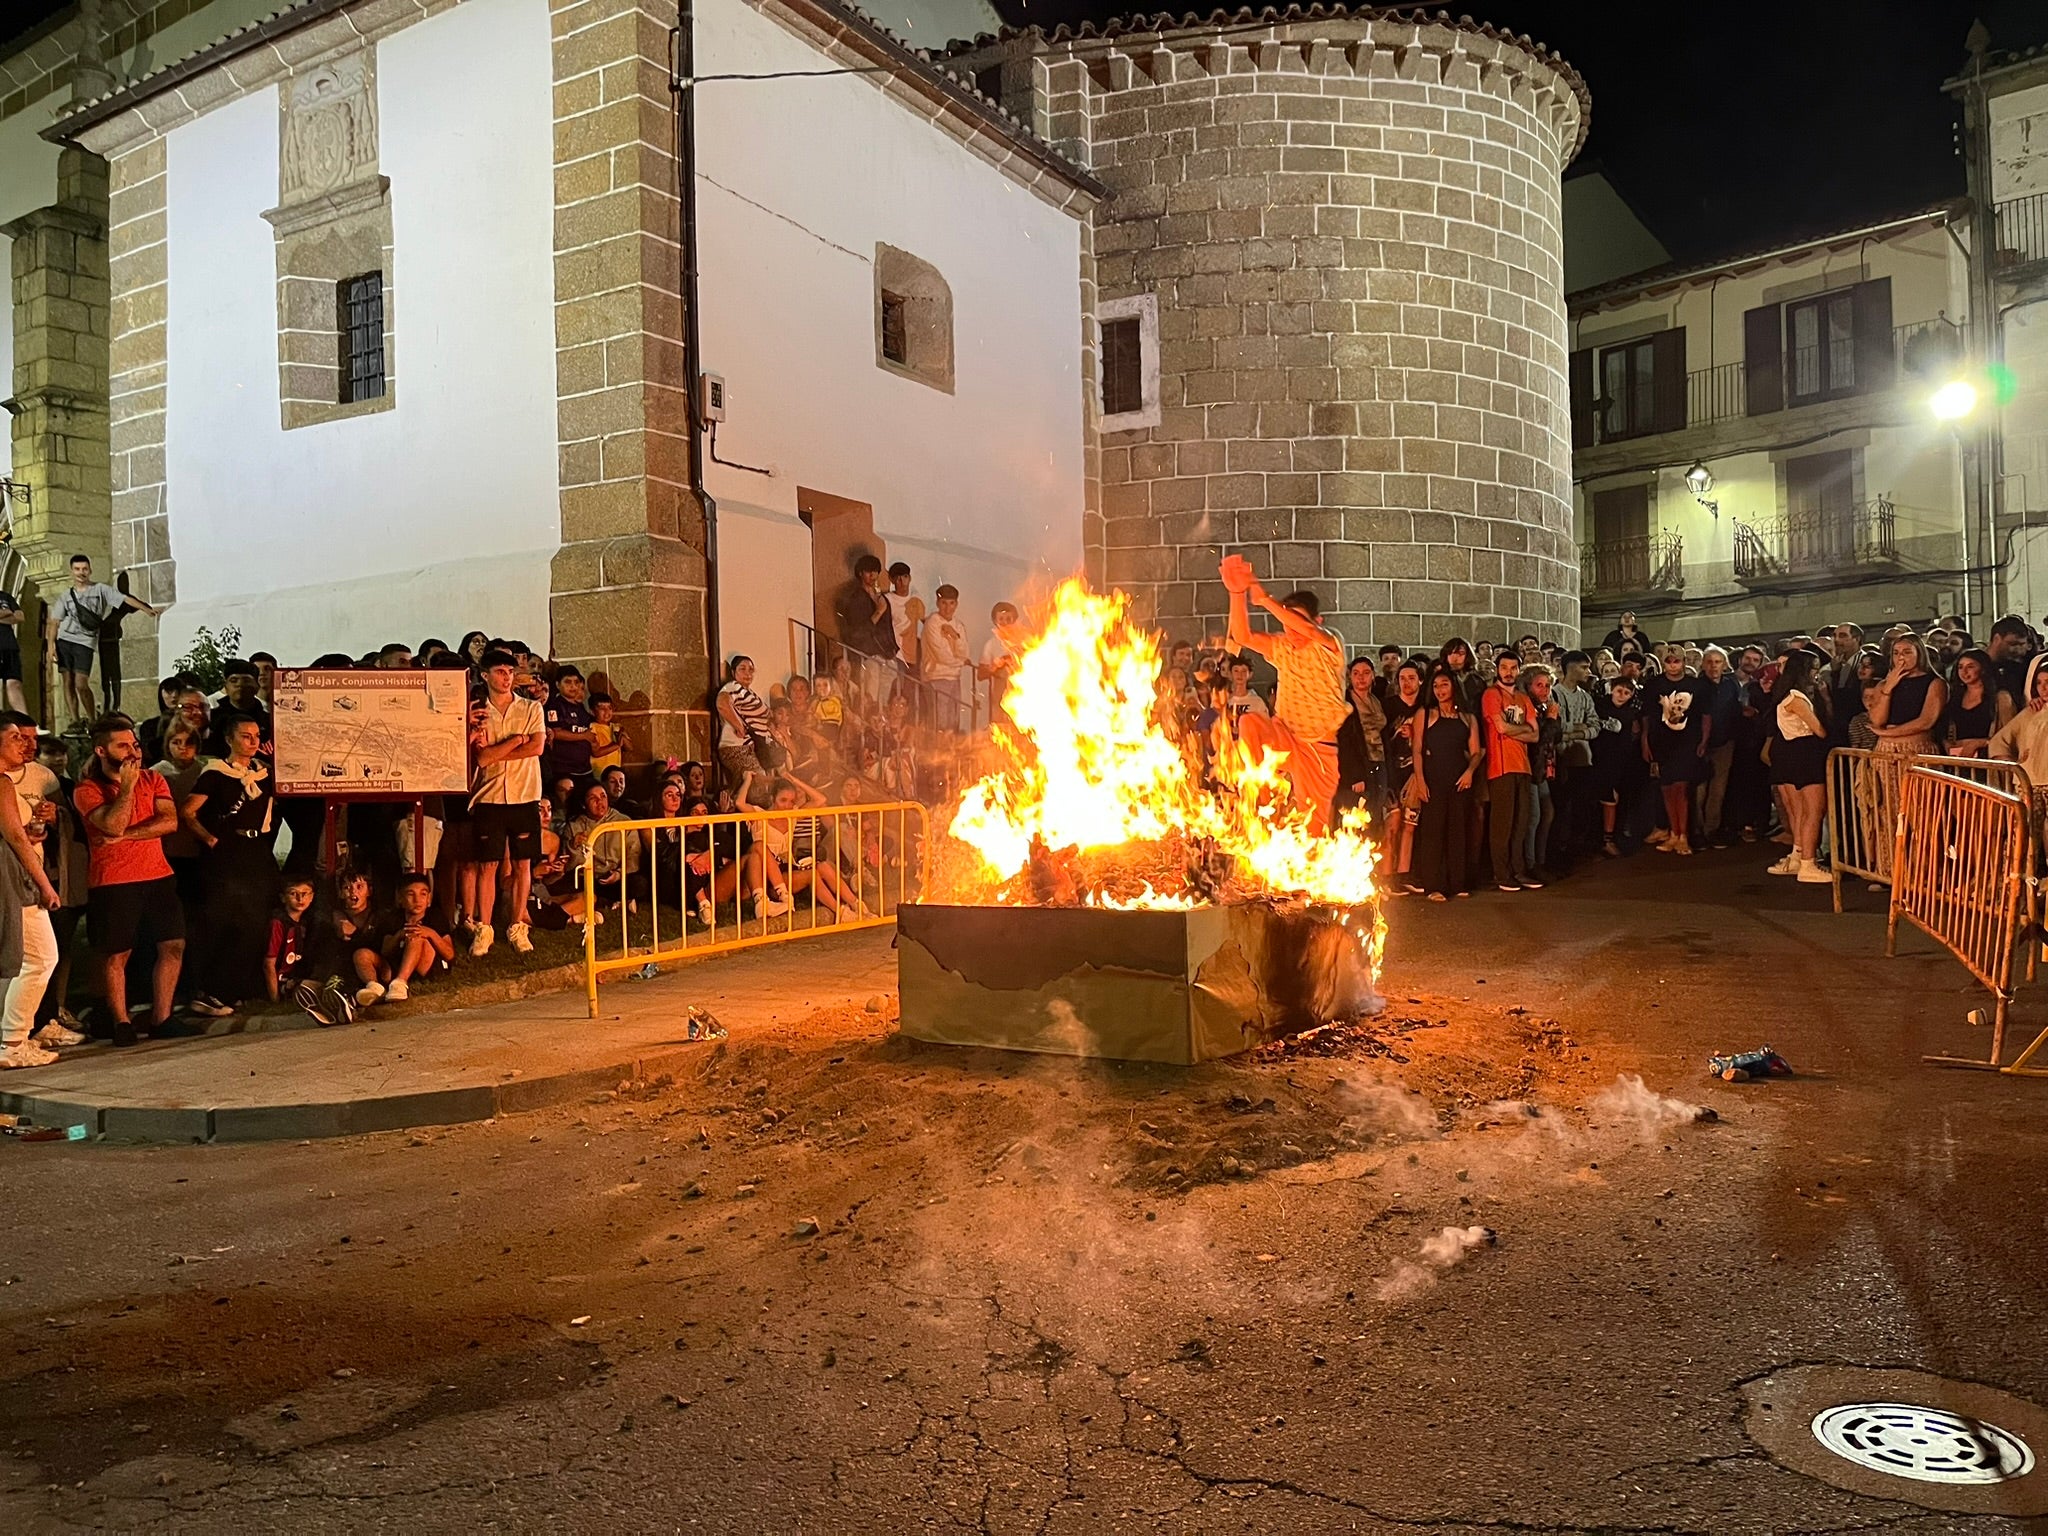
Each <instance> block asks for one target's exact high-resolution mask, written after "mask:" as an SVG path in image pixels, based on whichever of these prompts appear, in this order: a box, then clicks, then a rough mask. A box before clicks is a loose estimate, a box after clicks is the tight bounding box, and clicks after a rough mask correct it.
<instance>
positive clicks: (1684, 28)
mask: <svg viewBox="0 0 2048 1536" xmlns="http://www.w3.org/2000/svg"><path fill="white" fill-rule="evenodd" d="M995 4H996V8H997V9H998V10H999V11H1001V12H1002V13H1003V14H1004V16H1005V17H1006V18H1007V19H1008V20H1010V21H1011V22H1012V23H1015V24H1020V25H1021V24H1028V23H1037V24H1039V25H1044V26H1050V25H1052V24H1055V23H1058V22H1062V21H1065V22H1078V21H1081V20H1083V19H1086V18H1089V17H1094V18H1098V19H1100V18H1105V17H1110V16H1117V15H1122V14H1127V13H1128V11H1129V9H1130V7H1129V6H1128V5H1126V4H1120V3H1106V0H995ZM1450 9H1451V12H1452V14H1454V15H1456V14H1459V13H1461V12H1466V13H1470V14H1472V15H1474V16H1476V17H1478V18H1479V19H1481V20H1484V21H1489V22H1492V23H1493V24H1494V25H1495V26H1498V27H1501V28H1504V29H1507V30H1511V31H1515V32H1522V33H1526V34H1528V35H1529V36H1531V37H1533V38H1535V39H1536V40H1537V41H1538V42H1540V43H1545V44H1548V45H1549V46H1550V47H1551V48H1553V49H1555V50H1556V51H1557V52H1559V53H1561V54H1562V55H1564V57H1565V58H1566V59H1567V60H1568V61H1570V63H1571V64H1572V65H1573V66H1574V67H1575V68H1576V69H1577V70H1578V71H1579V73H1580V74H1581V75H1583V76H1585V79H1586V84H1587V86H1588V87H1589V88H1590V89H1591V91H1592V93H1593V131H1592V135H1591V137H1590V138H1589V139H1588V140H1587V143H1586V147H1585V148H1584V149H1583V150H1582V151H1580V158H1579V161H1578V162H1577V163H1578V164H1579V165H1581V166H1584V165H1586V164H1589V163H1590V164H1596V165H1598V166H1599V167H1600V168H1601V169H1602V170H1604V171H1605V172H1606V173H1607V175H1608V176H1609V178H1610V179H1611V180H1612V181H1613V182H1614V184H1615V186H1616V188H1617V189H1618V190H1619V191H1620V192H1621V194H1622V196H1623V197H1624V198H1626V199H1627V201H1628V202H1629V204H1630V206H1632V207H1633V208H1634V209H1635V210H1636V213H1637V215H1638V216H1639V217H1641V219H1642V220H1643V222H1644V223H1646V224H1647V225H1649V226H1650V229H1651V232H1652V233H1654V234H1655V235H1656V236H1657V238H1658V239H1660V240H1661V241H1663V242H1664V246H1665V248H1666V249H1667V250H1669V251H1670V252H1671V254H1672V256H1673V257H1674V258H1675V259H1677V260H1679V261H1690V260H1697V259H1701V258H1706V257H1712V256H1718V255H1721V254H1724V253H1729V252H1734V251H1741V250H1744V249H1749V248H1753V247H1755V246H1757V245H1760V244H1764V243H1767V242H1770V241H1774V240H1777V239H1779V238H1781V237H1785V236H1798V235H1803V234H1808V233H1821V232H1824V231H1826V230H1829V229H1837V228H1842V227H1844V226H1847V225H1852V224H1856V223H1859V222H1861V221H1863V220H1864V219H1866V218H1869V217H1872V216H1876V215H1882V214H1885V213H1889V212H1892V211H1894V210H1897V209H1903V208H1910V207H1915V206H1918V205H1921V204H1925V203H1930V202H1934V201H1937V200H1938V199H1941V198H1944V197H1959V196H1961V195H1962V191H1963V165H1962V161H1961V160H1960V159H1958V158H1957V156H1956V154H1955V127H1956V125H1957V124H1958V123H1959V122H1960V121H1961V117H1960V112H1959V109H1958V107H1957V105H1956V104H1955V102H1954V101H1953V100H1952V99H1951V98H1950V97H1948V96H1946V95H1944V94H1943V93H1942V90H1941V83H1942V81H1943V80H1945V79H1947V78H1948V77H1949V76H1951V75H1953V74H1955V73H1957V72H1959V71H1960V69H1961V67H1962V65H1963V62H1964V60H1965V58H1966V57H1967V55H1966V54H1965V52H1964V49H1963V38H1964V36H1965V35H1966V34H1967V33H1968V31H1969V30H1970V23H1971V21H1972V20H1973V19H1975V18H1977V17H1980V16H1981V17H1982V18H1983V20H1984V24H1985V25H1986V26H1987V27H1989V28H1990V29H1991V45H1992V47H1993V49H1999V48H2019V47H2025V46H2028V45H2030V44H2035V43H2040V42H2044V41H2048V5H2043V4H2042V3H2041V0H1857V3H1855V4H1843V3H1839V0H1838V3H1835V4H1815V3H1810V0H1809V3H1806V4H1797V3H1794V4H1759V3H1751V4H1747V5H1742V4H1701V3H1697V0H1695V3H1692V4H1666V5H1658V6H1635V5H1627V6H1625V5H1621V4H1616V3H1612V0H1609V3H1587V0H1582V3H1579V4H1569V3H1565V0H1484V3H1478V0H1464V3H1462V4H1459V5H1456V6H1453V7H1451V8H1450Z"/></svg>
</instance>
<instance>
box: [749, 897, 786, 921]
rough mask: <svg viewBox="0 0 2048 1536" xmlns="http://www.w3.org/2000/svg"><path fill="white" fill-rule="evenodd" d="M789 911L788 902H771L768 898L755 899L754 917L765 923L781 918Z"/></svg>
mask: <svg viewBox="0 0 2048 1536" xmlns="http://www.w3.org/2000/svg"><path fill="white" fill-rule="evenodd" d="M788 910H789V903H788V902H786V901H770V900H769V899H768V898H767V897H766V896H756V897H755V898H754V916H756V917H758V918H760V919H761V920H762V921H764V922H765V921H766V920H767V919H769V918H771V917H780V916H782V914H783V913H785V912H787V911H788Z"/></svg>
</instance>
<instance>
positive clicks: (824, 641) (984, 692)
mask: <svg viewBox="0 0 2048 1536" xmlns="http://www.w3.org/2000/svg"><path fill="white" fill-rule="evenodd" d="M789 624H790V631H791V634H790V640H791V644H790V650H791V656H790V671H791V673H792V675H794V674H795V673H796V672H797V671H798V670H799V669H801V671H802V673H803V675H804V676H805V677H814V676H816V675H817V674H818V673H819V672H820V671H829V670H830V669H831V666H832V664H833V663H834V662H836V661H837V659H838V658H839V657H840V656H845V657H847V658H848V659H849V661H850V662H851V663H852V665H851V666H850V668H849V671H850V672H851V675H852V680H853V682H854V684H855V686H856V687H858V688H859V689H860V690H861V696H862V699H863V701H864V702H866V703H868V704H872V705H874V706H876V707H877V708H879V707H880V706H882V705H885V704H887V703H888V702H889V701H888V700H887V699H886V698H875V697H873V696H872V694H871V693H870V690H869V689H868V687H867V684H868V680H869V679H870V678H871V677H873V676H875V675H878V674H879V675H881V676H884V677H886V678H887V679H888V680H889V687H890V690H891V691H897V690H901V691H904V692H907V693H908V694H909V695H910V698H911V701H912V705H913V708H914V709H915V711H916V714H917V717H918V718H919V719H920V720H925V721H929V722H932V723H935V724H942V723H943V722H944V719H945V717H946V716H947V715H948V714H950V715H951V716H952V717H953V719H954V720H955V721H957V722H958V725H957V728H958V729H959V730H960V731H963V732H967V733H970V734H971V733H973V732H977V731H980V730H982V729H983V728H984V727H986V726H987V725H988V723H989V721H990V720H991V719H992V718H993V715H992V713H991V712H992V710H993V709H994V697H993V694H992V692H991V688H990V684H989V683H987V682H984V681H983V680H981V679H979V678H977V677H975V676H974V668H973V665H972V663H970V664H969V665H967V666H965V667H963V668H961V672H962V674H963V676H962V678H961V680H960V684H959V688H958V689H957V690H951V689H948V688H946V687H945V685H944V684H942V683H939V682H937V681H935V680H934V679H931V678H927V677H921V676H913V675H912V674H910V673H908V672H906V671H904V670H903V669H902V667H901V666H900V665H899V664H898V662H897V659H896V658H895V657H893V656H875V655H873V654H871V653H869V652H867V651H863V650H860V649H859V648H857V647H855V646H851V645H848V644H847V643H846V642H845V641H843V640H835V639H833V638H832V637H831V636H830V635H826V634H822V633H820V632H819V631H818V630H817V629H816V628H814V627H813V626H812V625H809V624H806V623H805V622H804V621H803V620H802V619H798V618H792V619H791V620H790V621H789ZM821 660H822V661H823V662H824V665H823V666H821V665H820V661H821Z"/></svg>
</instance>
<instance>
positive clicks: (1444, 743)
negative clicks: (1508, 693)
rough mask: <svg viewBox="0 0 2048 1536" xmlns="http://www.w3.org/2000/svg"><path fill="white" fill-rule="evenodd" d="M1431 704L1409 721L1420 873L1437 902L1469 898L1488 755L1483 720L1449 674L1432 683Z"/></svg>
mask: <svg viewBox="0 0 2048 1536" xmlns="http://www.w3.org/2000/svg"><path fill="white" fill-rule="evenodd" d="M1429 687H1430V703H1429V707H1428V708H1427V709H1426V710H1419V711H1417V712H1416V714H1415V716H1414V718H1413V719H1412V720H1411V721H1410V723H1409V730H1410V732H1411V733H1412V735H1411V740H1412V741H1413V742H1414V750H1415V757H1416V763H1417V772H1418V773H1419V775H1420V777H1421V781H1422V783H1421V795H1422V805H1421V807H1420V815H1419V817H1418V819H1417V823H1416V827H1415V875H1416V878H1417V879H1418V880H1419V881H1420V882H1421V884H1422V888H1423V889H1424V890H1426V891H1427V892H1428V893H1429V899H1430V900H1431V901H1442V900H1444V899H1445V898H1446V897H1450V896H1463V895H1466V894H1468V893H1467V891H1466V889H1465V868H1466V863H1465V818H1466V816H1467V815H1468V814H1469V813H1468V810H1467V807H1468V806H1469V805H1470V803H1471V800H1472V779H1473V775H1474V774H1476V773H1477V772H1478V771H1479V764H1480V762H1481V761H1482V759H1483V758H1484V755H1485V754H1484V753H1483V751H1482V750H1481V748H1480V744H1479V716H1478V714H1477V713H1476V712H1468V711H1467V710H1466V709H1465V708H1464V706H1463V704H1462V703H1461V701H1460V700H1459V698H1458V682H1457V679H1456V678H1455V677H1453V676H1452V675H1451V674H1450V673H1449V672H1438V673H1436V674H1435V675H1434V676H1433V677H1431V678H1430V680H1429Z"/></svg>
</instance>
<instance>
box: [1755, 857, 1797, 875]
mask: <svg viewBox="0 0 2048 1536" xmlns="http://www.w3.org/2000/svg"><path fill="white" fill-rule="evenodd" d="M1801 862H1802V861H1801V859H1800V857H1799V855H1798V854H1796V853H1788V854H1786V855H1785V857H1783V858H1782V859H1780V860H1778V862H1777V863H1775V864H1773V865H1772V866H1771V867H1770V868H1769V869H1767V870H1765V871H1764V873H1765V874H1767V875H1796V874H1798V873H1799V866H1800V863H1801Z"/></svg>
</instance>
